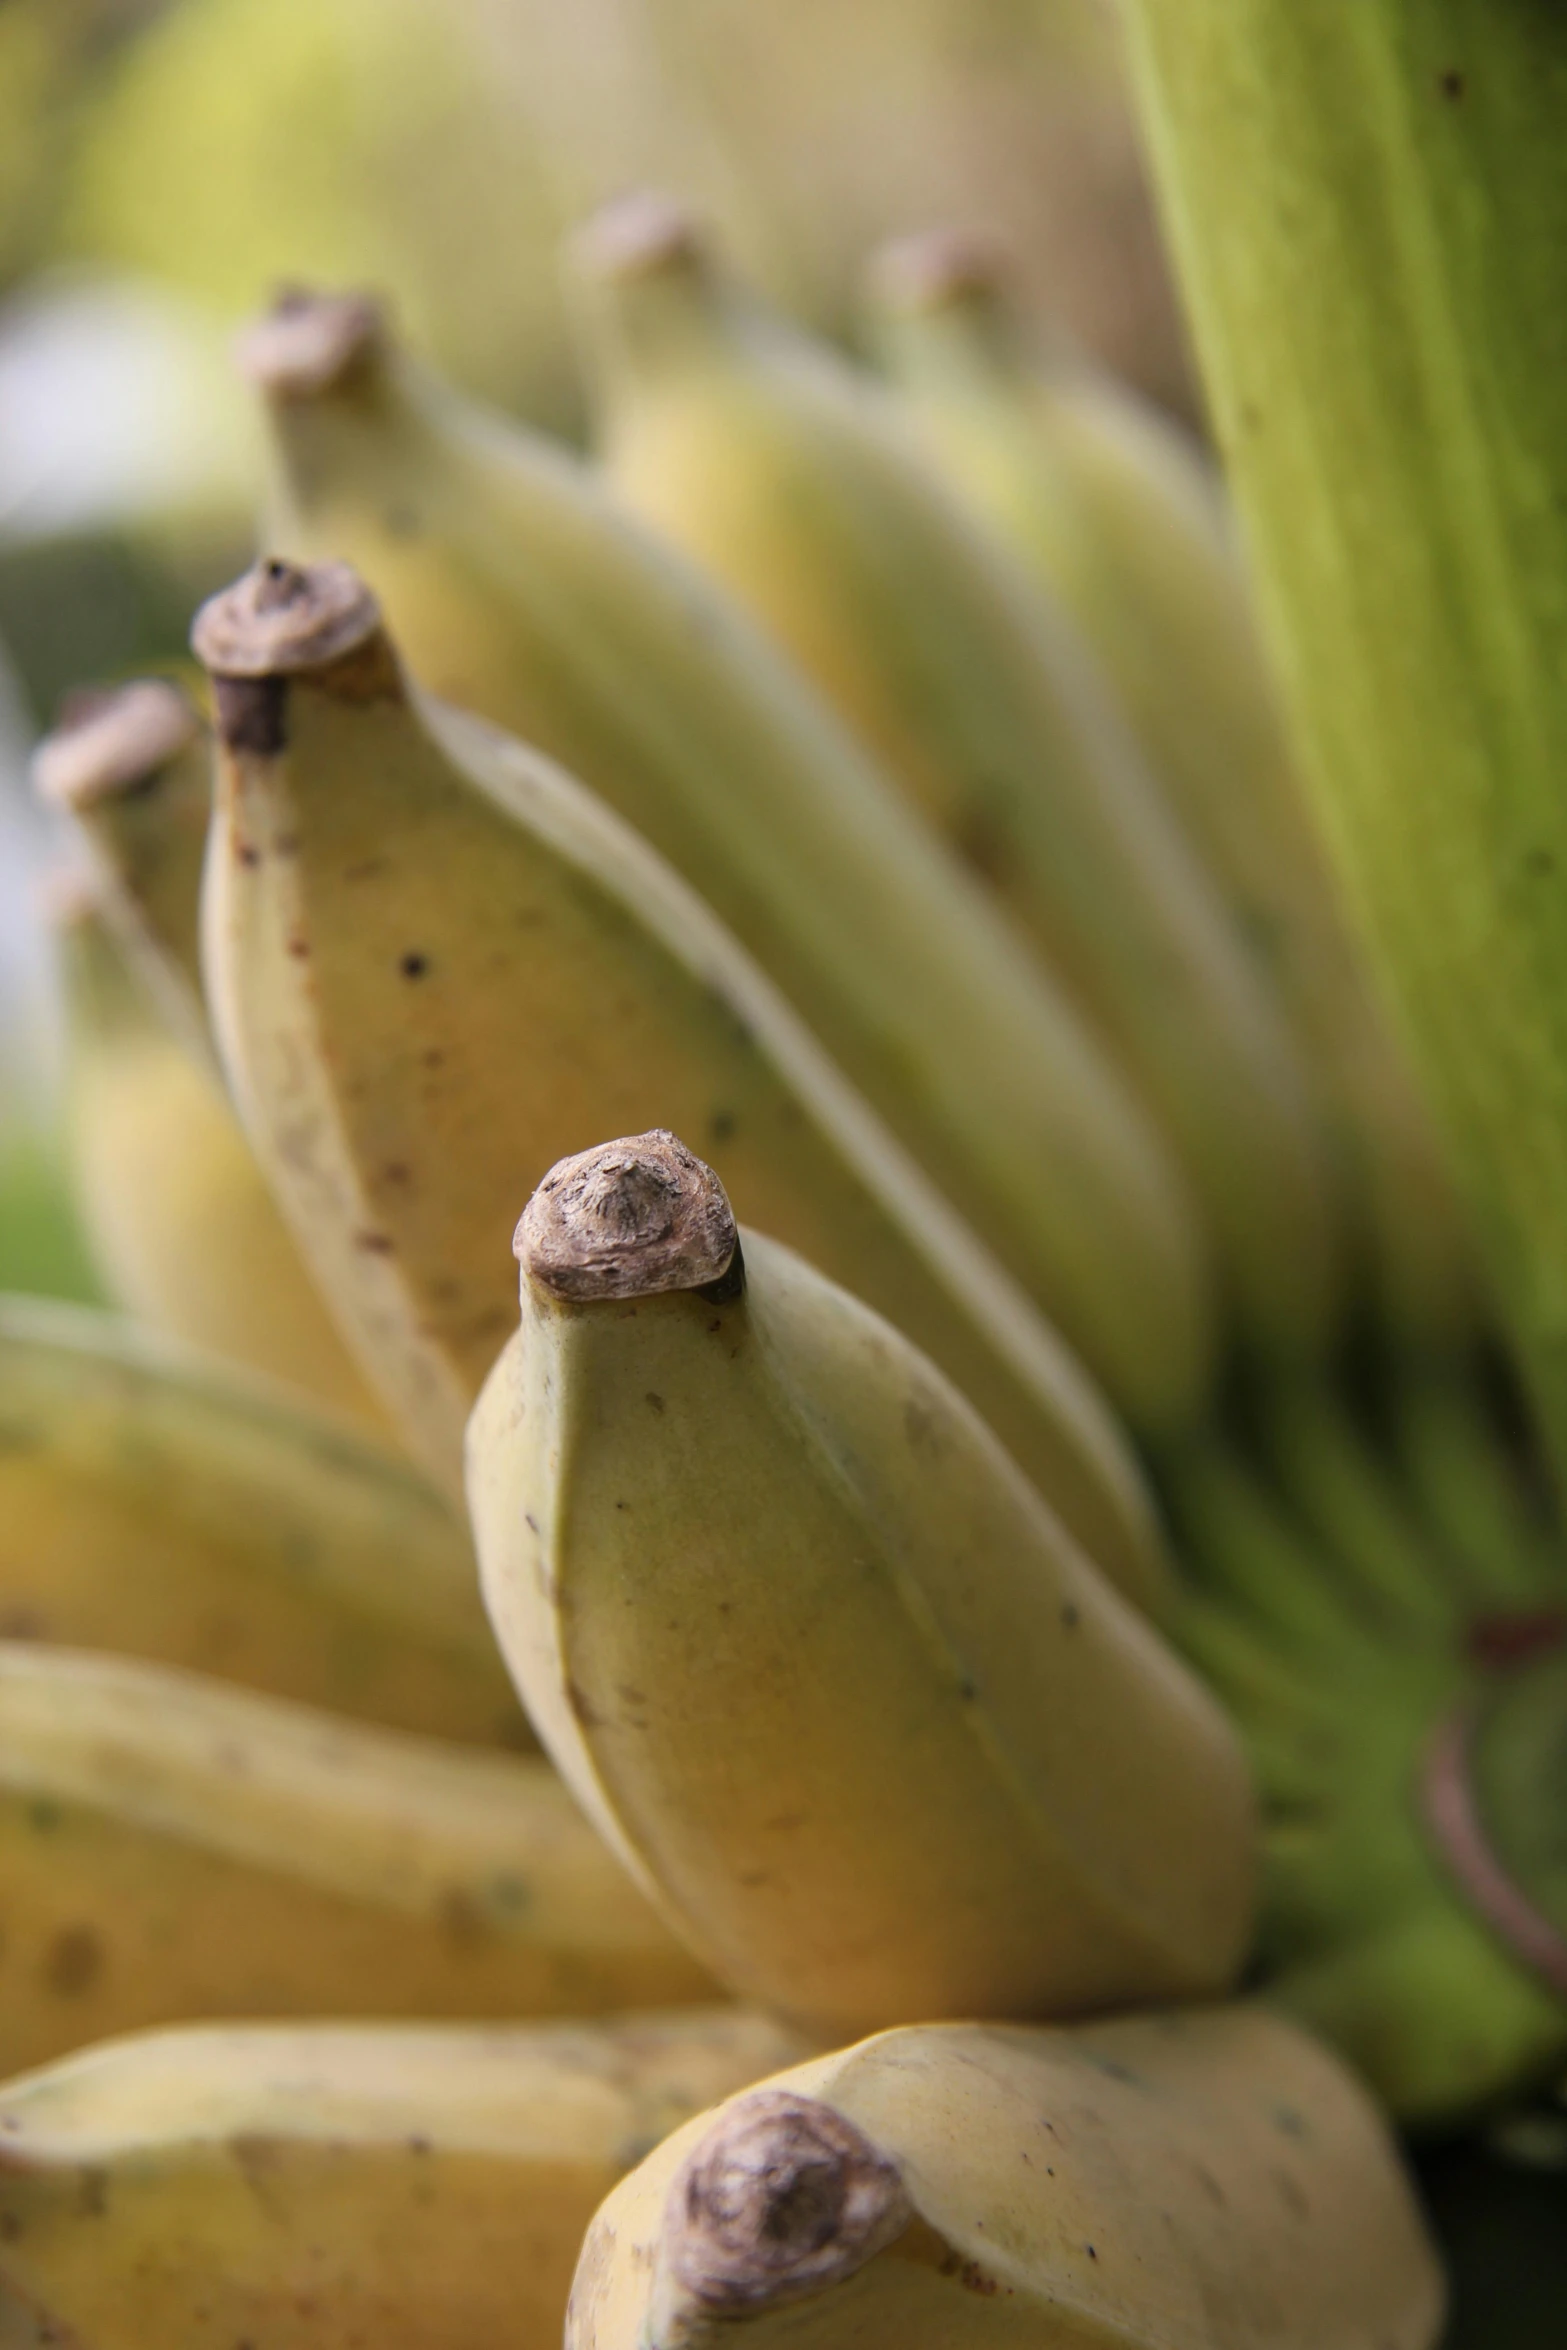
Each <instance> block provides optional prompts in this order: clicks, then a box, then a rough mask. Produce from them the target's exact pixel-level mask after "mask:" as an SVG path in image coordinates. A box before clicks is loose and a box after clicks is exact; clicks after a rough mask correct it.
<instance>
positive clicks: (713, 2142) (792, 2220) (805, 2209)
mask: <svg viewBox="0 0 1567 2350" xmlns="http://www.w3.org/2000/svg"><path fill="white" fill-rule="evenodd" d="M912 2217H913V2206H912V2205H911V2203H910V2202H909V2198H908V2195H907V2193H906V2192H905V2189H904V2185H903V2181H902V2179H901V2177H900V2176H899V2173H898V2167H897V2165H896V2163H894V2162H891V2161H889V2160H888V2158H887V2156H886V2155H884V2154H882V2153H881V2152H880V2151H879V2149H878V2148H877V2147H875V2146H873V2145H872V2144H871V2141H870V2140H869V2138H867V2137H866V2136H865V2135H864V2133H863V2131H861V2130H857V2129H856V2128H855V2126H854V2124H853V2123H852V2122H849V2121H846V2120H845V2119H844V2117H843V2115H842V2114H841V2113H836V2112H835V2111H834V2110H833V2108H832V2107H831V2106H830V2105H823V2104H820V2103H819V2102H818V2101H817V2099H815V2098H814V2097H799V2096H796V2095H795V2094H794V2092H793V2091H792V2090H788V2089H754V2090H752V2091H751V2093H750V2095H749V2096H746V2097H738V2098H736V2099H735V2101H734V2103H733V2104H732V2105H729V2106H727V2107H726V2108H725V2110H724V2112H723V2113H722V2114H721V2116H720V2118H719V2119H718V2120H717V2121H716V2122H715V2123H714V2124H713V2127H712V2128H711V2129H710V2130H709V2131H708V2133H707V2135H706V2137H705V2138H703V2139H702V2140H701V2142H700V2143H699V2144H698V2146H697V2147H696V2149H695V2151H694V2152H693V2153H692V2154H691V2155H690V2156H688V2158H687V2160H686V2161H685V2163H684V2164H683V2165H682V2167H681V2169H680V2171H679V2172H678V2174H677V2175H676V2178H675V2181H674V2184H673V2186H672V2187H671V2188H670V2191H669V2201H668V2203H667V2204H666V2205H665V2207H664V2225H663V2243H662V2250H663V2258H664V2263H665V2267H666V2269H667V2272H668V2274H669V2276H670V2278H671V2280H672V2281H673V2282H674V2283H675V2284H677V2285H678V2286H679V2287H681V2288H682V2289H683V2290H684V2292H685V2293H686V2294H688V2295H689V2297H690V2299H691V2300H692V2301H693V2302H694V2303H695V2304H696V2305H697V2307H698V2308H699V2309H701V2310H702V2311H704V2312H705V2313H708V2314H710V2315H713V2316H725V2315H733V2316H739V2315H741V2314H743V2313H744V2312H746V2311H749V2310H755V2309H758V2308H760V2307H764V2306H770V2305H773V2304H776V2303H778V2302H781V2301H794V2300H798V2299H799V2298H800V2297H801V2296H802V2295H803V2294H806V2293H817V2292H820V2291H821V2290H822V2289H823V2288H824V2287H825V2286H828V2285H835V2284H838V2283H840V2282H841V2281H842V2279H843V2278H845V2277H850V2276H852V2275H853V2274H854V2272H855V2270H856V2269H858V2268H863V2267H864V2265H865V2263H866V2261H868V2260H869V2259H871V2258H872V2256H873V2255H874V2254H875V2253H877V2252H879V2251H880V2250H881V2249H882V2247H883V2245H885V2244H890V2243H891V2242H892V2240H893V2238H894V2237H895V2236H898V2235H901V2234H902V2232H903V2230H904V2228H906V2227H907V2225H908V2223H909V2221H910V2219H911V2218H912Z"/></svg>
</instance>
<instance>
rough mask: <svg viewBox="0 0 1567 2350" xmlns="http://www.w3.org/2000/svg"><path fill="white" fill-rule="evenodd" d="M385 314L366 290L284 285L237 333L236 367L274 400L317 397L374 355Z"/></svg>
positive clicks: (381, 340)
mask: <svg viewBox="0 0 1567 2350" xmlns="http://www.w3.org/2000/svg"><path fill="white" fill-rule="evenodd" d="M385 340H386V316H385V312H384V311H383V310H382V307H381V305H380V303H379V302H377V301H376V300H375V299H374V298H373V297H372V296H371V295H369V294H314V293H311V292H310V291H309V289H308V288H306V287H303V286H286V287H285V288H284V289H283V291H282V292H281V293H280V294H279V295H278V297H277V299H276V301H275V302H274V303H273V305H272V307H271V309H270V310H268V311H267V312H266V313H265V314H264V315H263V316H262V317H260V318H258V319H255V320H254V321H253V322H252V323H251V324H250V325H249V326H247V327H246V328H245V329H244V331H243V333H242V334H241V335H240V337H239V340H238V341H237V343H236V344H235V346H234V356H235V359H236V360H237V361H238V364H239V369H240V373H241V374H242V375H245V376H248V377H249V379H250V381H251V382H252V383H253V384H256V385H257V386H259V388H260V389H261V390H262V391H264V392H266V393H268V394H269V395H270V396H271V397H272V398H273V399H275V400H310V399H316V398H318V397H319V396H320V394H321V393H323V392H329V391H331V390H332V388H333V387H334V385H337V384H340V383H344V382H346V381H347V380H348V378H349V377H351V376H352V375H354V374H355V373H357V372H358V371H359V370H360V369H361V368H363V367H365V366H367V365H368V364H370V363H371V362H372V361H373V360H375V359H376V358H377V357H378V356H379V355H380V352H381V350H382V349H383V347H384V345H385Z"/></svg>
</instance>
